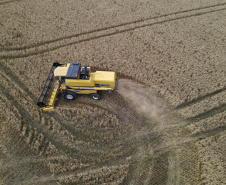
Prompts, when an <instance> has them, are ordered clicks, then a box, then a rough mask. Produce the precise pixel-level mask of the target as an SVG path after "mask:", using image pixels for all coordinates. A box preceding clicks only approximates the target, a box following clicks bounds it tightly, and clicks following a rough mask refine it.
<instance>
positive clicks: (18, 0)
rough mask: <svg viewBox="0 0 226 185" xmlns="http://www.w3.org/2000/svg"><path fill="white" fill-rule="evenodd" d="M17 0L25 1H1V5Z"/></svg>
mask: <svg viewBox="0 0 226 185" xmlns="http://www.w3.org/2000/svg"><path fill="white" fill-rule="evenodd" d="M17 1H23V0H12V1H4V2H1V3H0V6H1V5H4V4H8V3H13V2H17Z"/></svg>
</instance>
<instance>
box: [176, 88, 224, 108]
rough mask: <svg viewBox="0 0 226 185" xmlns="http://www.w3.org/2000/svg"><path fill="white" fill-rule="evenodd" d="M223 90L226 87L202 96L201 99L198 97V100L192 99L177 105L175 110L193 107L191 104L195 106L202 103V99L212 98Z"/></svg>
mask: <svg viewBox="0 0 226 185" xmlns="http://www.w3.org/2000/svg"><path fill="white" fill-rule="evenodd" d="M225 90H226V87H223V88H222V89H218V90H216V91H214V92H211V93H208V94H206V95H204V96H202V97H199V98H197V99H194V100H192V101H190V102H186V103H182V104H180V105H178V106H177V107H176V108H175V110H180V109H183V108H185V107H188V106H190V105H193V104H195V103H198V102H200V101H202V100H204V99H206V98H209V97H212V96H214V95H216V94H219V93H221V92H224V91H225Z"/></svg>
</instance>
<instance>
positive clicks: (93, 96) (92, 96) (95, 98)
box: [91, 93, 100, 100]
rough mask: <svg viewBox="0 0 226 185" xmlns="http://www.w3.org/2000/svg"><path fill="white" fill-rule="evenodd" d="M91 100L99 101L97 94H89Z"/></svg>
mask: <svg viewBox="0 0 226 185" xmlns="http://www.w3.org/2000/svg"><path fill="white" fill-rule="evenodd" d="M91 98H93V99H94V100H99V99H100V95H99V94H97V93H96V94H91Z"/></svg>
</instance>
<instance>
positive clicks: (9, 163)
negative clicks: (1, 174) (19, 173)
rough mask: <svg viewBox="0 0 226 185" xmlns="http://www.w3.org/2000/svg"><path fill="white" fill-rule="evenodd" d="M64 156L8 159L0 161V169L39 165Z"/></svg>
mask: <svg viewBox="0 0 226 185" xmlns="http://www.w3.org/2000/svg"><path fill="white" fill-rule="evenodd" d="M64 157H65V156H62V155H61V156H50V157H23V158H19V157H18V158H15V157H14V158H13V159H10V161H9V160H8V159H0V169H3V168H13V167H14V166H16V165H20V164H25V163H40V162H46V161H51V160H56V159H63V158H64Z"/></svg>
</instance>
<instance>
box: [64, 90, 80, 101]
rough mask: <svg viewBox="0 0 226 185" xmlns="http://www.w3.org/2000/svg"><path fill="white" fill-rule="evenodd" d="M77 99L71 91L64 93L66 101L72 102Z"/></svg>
mask: <svg viewBox="0 0 226 185" xmlns="http://www.w3.org/2000/svg"><path fill="white" fill-rule="evenodd" d="M76 98H77V94H76V93H74V92H72V91H66V92H65V93H64V99H66V100H74V99H76Z"/></svg>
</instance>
